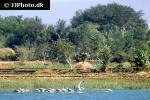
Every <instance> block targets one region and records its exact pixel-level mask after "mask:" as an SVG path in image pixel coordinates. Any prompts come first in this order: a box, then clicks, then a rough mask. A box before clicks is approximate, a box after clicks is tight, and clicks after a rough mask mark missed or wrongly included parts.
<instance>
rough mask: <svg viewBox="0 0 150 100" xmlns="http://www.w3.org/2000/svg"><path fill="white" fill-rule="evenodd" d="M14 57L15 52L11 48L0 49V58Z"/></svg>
mask: <svg viewBox="0 0 150 100" xmlns="http://www.w3.org/2000/svg"><path fill="white" fill-rule="evenodd" d="M13 55H15V51H14V50H13V49H11V48H0V58H1V59H6V58H7V57H11V56H13Z"/></svg>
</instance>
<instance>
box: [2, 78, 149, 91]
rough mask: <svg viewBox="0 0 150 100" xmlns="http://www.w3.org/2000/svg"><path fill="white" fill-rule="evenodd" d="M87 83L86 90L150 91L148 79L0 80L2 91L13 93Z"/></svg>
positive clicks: (85, 84) (70, 86) (84, 84)
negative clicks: (18, 90)
mask: <svg viewBox="0 0 150 100" xmlns="http://www.w3.org/2000/svg"><path fill="white" fill-rule="evenodd" d="M81 80H83V81H85V82H84V83H83V86H84V87H85V89H86V90H103V89H106V88H111V89H143V90H145V89H146V90H147V89H150V80H147V79H37V78H36V79H0V91H13V90H14V89H19V88H27V89H30V90H34V89H36V88H63V87H69V88H73V87H74V85H75V84H77V83H78V82H79V81H81ZM68 83H69V84H68Z"/></svg>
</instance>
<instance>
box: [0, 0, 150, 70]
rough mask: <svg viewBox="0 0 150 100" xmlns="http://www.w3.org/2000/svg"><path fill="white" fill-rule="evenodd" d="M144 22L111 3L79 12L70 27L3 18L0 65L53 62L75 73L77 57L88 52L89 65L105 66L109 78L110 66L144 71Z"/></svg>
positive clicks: (149, 33)
mask: <svg viewBox="0 0 150 100" xmlns="http://www.w3.org/2000/svg"><path fill="white" fill-rule="evenodd" d="M142 16H143V12H142V11H135V10H134V9H133V8H131V7H127V6H123V5H119V4H116V3H112V4H108V5H97V6H95V7H91V8H89V9H85V10H84V11H82V10H79V11H77V12H76V13H75V16H73V18H72V19H71V23H70V25H67V24H66V21H64V20H62V19H60V20H58V22H57V23H56V24H55V25H45V24H43V23H42V20H41V19H40V18H39V17H37V16H36V17H35V18H24V17H23V16H8V17H4V18H2V17H0V48H1V49H0V51H1V52H0V59H1V60H12V61H14V60H19V61H22V63H23V62H24V61H34V60H39V61H41V60H43V61H46V60H49V61H52V62H60V63H63V64H69V66H70V68H72V63H73V61H74V60H76V55H77V54H80V53H82V52H85V53H88V54H89V55H90V58H88V60H98V61H102V65H103V67H102V70H103V71H104V72H105V69H106V67H107V66H108V65H109V63H122V62H130V63H131V64H132V66H134V67H138V68H140V69H142V70H143V69H144V68H146V67H147V64H148V62H149V60H150V55H149V54H150V43H149V39H150V30H149V28H148V24H147V23H146V20H144V19H143V18H142ZM143 45H146V46H143ZM6 48H7V50H8V49H9V51H7V50H5V52H4V50H3V49H6ZM10 50H11V51H10ZM85 57H86V56H84V57H82V59H81V60H82V61H84V60H85V59H84V58H85Z"/></svg>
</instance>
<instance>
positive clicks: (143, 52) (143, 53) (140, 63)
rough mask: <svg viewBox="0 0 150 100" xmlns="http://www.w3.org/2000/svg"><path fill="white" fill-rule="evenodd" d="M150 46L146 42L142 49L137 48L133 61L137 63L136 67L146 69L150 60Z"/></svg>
mask: <svg viewBox="0 0 150 100" xmlns="http://www.w3.org/2000/svg"><path fill="white" fill-rule="evenodd" d="M149 56H150V55H149V46H148V45H147V44H144V45H143V46H142V47H141V49H135V53H134V56H133V58H134V59H133V61H134V63H135V67H137V68H140V69H141V70H144V68H145V67H146V66H147V64H148V62H149Z"/></svg>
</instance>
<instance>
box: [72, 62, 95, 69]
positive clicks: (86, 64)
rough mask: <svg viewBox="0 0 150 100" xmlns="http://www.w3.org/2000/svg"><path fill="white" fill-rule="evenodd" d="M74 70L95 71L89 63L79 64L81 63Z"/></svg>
mask: <svg viewBox="0 0 150 100" xmlns="http://www.w3.org/2000/svg"><path fill="white" fill-rule="evenodd" d="M73 68H74V69H84V70H88V69H94V67H93V66H92V65H91V64H90V63H89V62H79V63H77V64H75V65H74V67H73Z"/></svg>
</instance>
